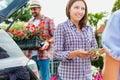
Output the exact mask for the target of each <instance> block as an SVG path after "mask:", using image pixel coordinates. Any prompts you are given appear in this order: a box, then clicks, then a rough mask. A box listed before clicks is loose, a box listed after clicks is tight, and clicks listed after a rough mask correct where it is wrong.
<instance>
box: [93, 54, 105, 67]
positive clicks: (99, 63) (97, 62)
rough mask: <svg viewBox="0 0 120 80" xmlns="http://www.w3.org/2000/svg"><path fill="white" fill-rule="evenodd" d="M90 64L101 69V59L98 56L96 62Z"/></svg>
mask: <svg viewBox="0 0 120 80" xmlns="http://www.w3.org/2000/svg"><path fill="white" fill-rule="evenodd" d="M91 64H92V65H93V66H95V67H99V68H100V69H102V68H103V57H102V56H99V58H98V60H93V61H91Z"/></svg>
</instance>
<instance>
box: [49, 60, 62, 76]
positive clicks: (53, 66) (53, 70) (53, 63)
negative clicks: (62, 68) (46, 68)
mask: <svg viewBox="0 0 120 80" xmlns="http://www.w3.org/2000/svg"><path fill="white" fill-rule="evenodd" d="M59 63H60V60H54V59H52V60H51V61H50V73H51V77H53V76H54V75H56V74H58V72H57V70H58V66H59Z"/></svg>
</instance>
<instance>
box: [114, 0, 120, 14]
mask: <svg viewBox="0 0 120 80" xmlns="http://www.w3.org/2000/svg"><path fill="white" fill-rule="evenodd" d="M118 9H120V0H116V1H115V3H114V5H113V8H112V12H114V11H116V10H118Z"/></svg>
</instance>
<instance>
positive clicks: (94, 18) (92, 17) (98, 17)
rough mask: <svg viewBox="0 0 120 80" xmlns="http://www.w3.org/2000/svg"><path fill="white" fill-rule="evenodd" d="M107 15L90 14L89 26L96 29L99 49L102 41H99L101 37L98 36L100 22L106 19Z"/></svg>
mask: <svg viewBox="0 0 120 80" xmlns="http://www.w3.org/2000/svg"><path fill="white" fill-rule="evenodd" d="M106 14H107V13H106V12H100V13H95V14H93V13H89V14H88V21H89V24H90V25H91V26H93V27H95V37H96V40H97V43H98V46H99V47H100V44H99V42H100V41H99V36H98V34H97V29H98V22H99V21H100V20H101V19H102V18H104V17H106V16H107V15H106Z"/></svg>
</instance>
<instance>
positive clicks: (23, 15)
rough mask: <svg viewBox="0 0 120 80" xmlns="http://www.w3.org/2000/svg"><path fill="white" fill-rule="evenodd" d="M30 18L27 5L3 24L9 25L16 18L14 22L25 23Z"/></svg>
mask: <svg viewBox="0 0 120 80" xmlns="http://www.w3.org/2000/svg"><path fill="white" fill-rule="evenodd" d="M31 16H32V15H31V14H30V9H29V4H27V5H26V6H25V7H22V8H21V9H19V10H18V11H17V12H15V13H14V14H13V15H11V17H10V18H9V19H8V20H6V21H5V23H6V24H9V23H11V22H12V21H13V20H15V19H16V18H17V19H16V20H15V21H16V22H17V21H24V22H27V21H28V20H29V19H30V18H31Z"/></svg>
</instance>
